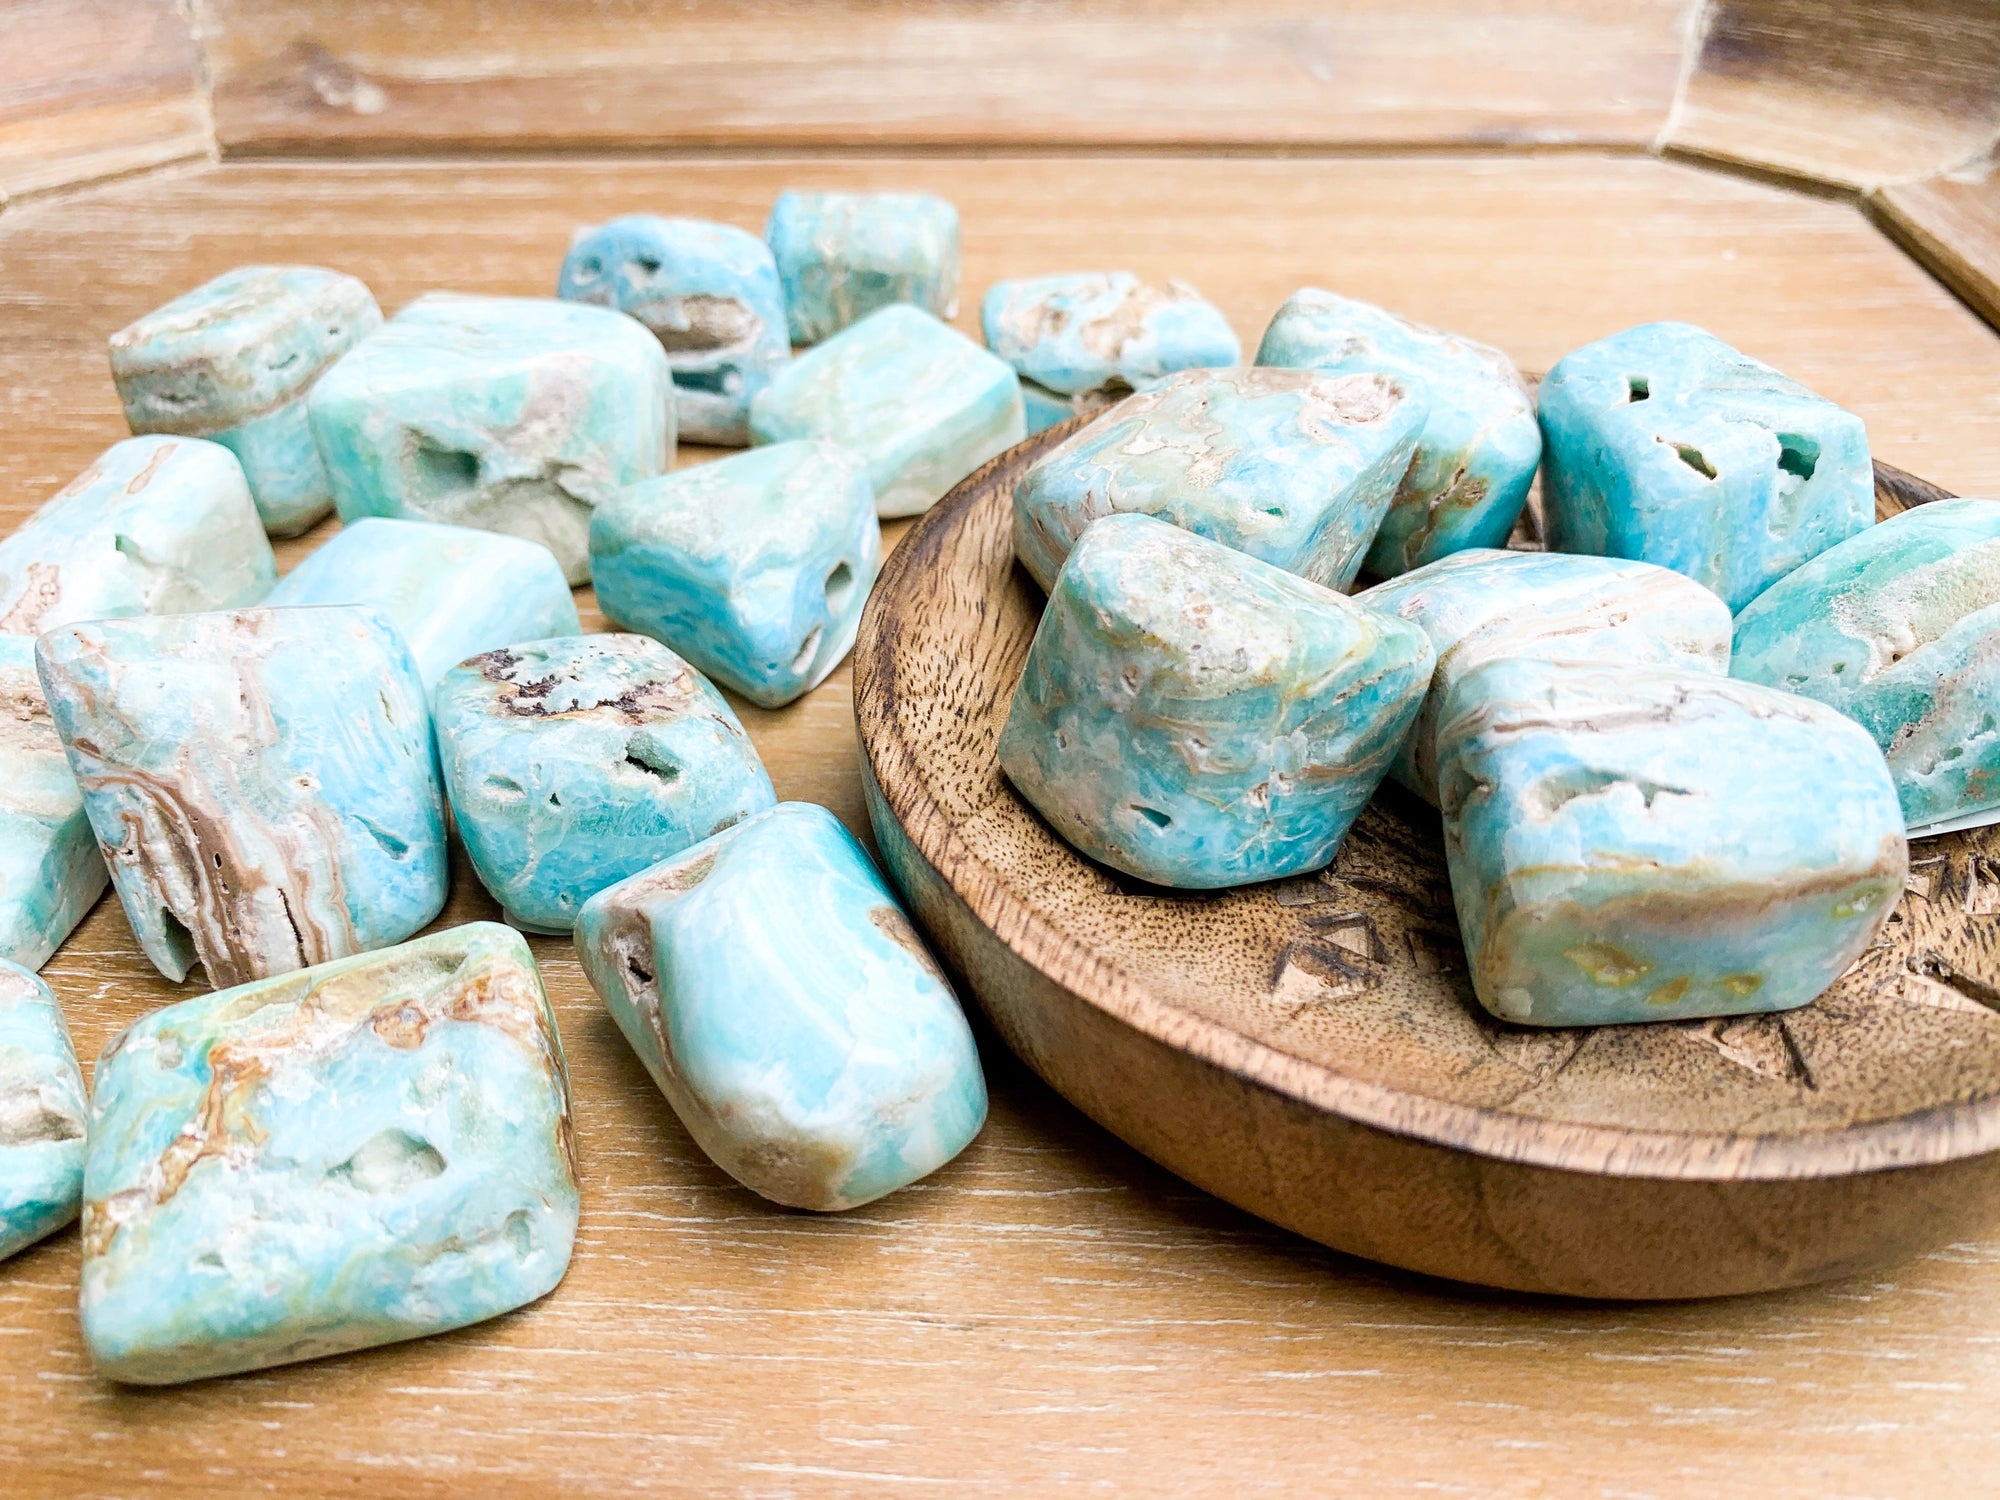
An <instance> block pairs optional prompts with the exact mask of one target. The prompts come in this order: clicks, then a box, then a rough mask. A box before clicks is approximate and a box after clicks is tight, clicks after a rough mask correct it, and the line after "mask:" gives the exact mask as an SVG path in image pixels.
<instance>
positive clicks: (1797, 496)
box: [1539, 323, 1875, 610]
mask: <svg viewBox="0 0 2000 1500" xmlns="http://www.w3.org/2000/svg"><path fill="white" fill-rule="evenodd" d="M1539 404H1540V413H1541V423H1542V439H1543V443H1544V455H1543V464H1542V489H1543V495H1544V500H1545V506H1546V510H1547V518H1548V539H1549V546H1550V547H1551V548H1552V549H1553V550H1555V551H1558V552H1586V553H1591V554H1594V555H1596V556H1599V557H1629V558H1634V559H1637V560H1639V561H1642V562H1650V563H1658V564H1659V565H1660V566H1661V567H1663V568H1672V569H1673V570H1674V571H1675V572H1676V573H1685V574H1686V575H1687V576H1688V577H1690V578H1692V579H1694V580H1695V582H1697V583H1700V584H1703V585H1705V586H1706V587H1708V588H1711V589H1713V590H1714V591H1715V592H1716V593H1718V594H1720V595H1721V596H1722V599H1723V602H1724V603H1726V604H1727V605H1728V606H1729V607H1730V608H1731V609H1732V610H1737V609H1741V608H1742V607H1743V606H1744V605H1746V604H1748V603H1749V602H1750V601H1751V600H1752V599H1754V598H1756V597H1757V595H1758V594H1760V593H1762V592H1763V591H1764V590H1765V589H1766V588H1769V587H1770V586H1771V585H1772V584H1773V583H1775V582H1777V580H1779V579H1780V578H1783V577H1784V576H1785V575H1786V574H1787V573H1789V572H1791V571H1792V569H1794V568H1796V567H1799V566H1800V565H1801V564H1803V563H1805V562H1807V561H1808V560H1810V559H1811V558H1814V557H1817V556H1818V555H1819V554H1820V553H1822V552H1824V551H1825V550H1826V549H1827V548H1829V547H1832V546H1835V545H1837V544H1839V543H1841V542H1844V541H1846V540H1847V539H1848V538H1849V537H1851V536H1853V535H1854V534H1855V533H1856V532H1859V531H1862V530H1864V529H1865V528H1866V527H1868V526H1869V525H1871V524H1872V523H1873V521H1874V519H1875V484H1874V470H1873V467H1872V466H1871V464H1870V463H1869V458H1868V434H1867V432H1866V430H1865V429H1864V428H1863V427H1862V425H1861V419H1860V418H1859V417H1857V416H1855V415H1854V413H1852V412H1850V411H1844V410H1842V409H1841V408H1840V407H1838V406H1835V405H1834V404H1833V403H1832V402H1831V401H1828V400H1827V399H1826V398H1824V397H1823V396H1817V395H1814V394H1813V393H1812V392H1811V391H1809V390H1807V389H1806V388H1805V387H1804V386H1802V385H1800V384H1799V383H1798V382H1797V381H1795V380H1790V379H1787V378H1786V377H1785V376H1783V375H1781V374H1779V373H1778V372H1777V371H1776V370H1774V369H1772V368H1771V367H1770V366H1769V365H1766V364H1762V363H1760V362H1758V361H1757V360H1754V359H1752V358H1750V357H1749V356H1748V355H1746V354H1742V353H1739V352H1738V351H1737V350H1735V349H1732V348H1730V347H1729V345H1727V344H1725V343H1723V342H1722V340H1721V339H1718V338H1716V337H1715V335H1713V334H1711V333H1707V332H1705V331H1703V330H1702V329H1699V328H1696V327H1694V326H1693V325H1691V324H1687V323H1648V324H1645V325H1643V326H1641V327H1638V328H1628V329H1626V330H1625V331H1624V332H1623V333H1616V334H1613V335H1612V336H1611V337H1609V338H1606V339H1600V340H1598V341H1597V342H1596V343H1594V344H1587V345H1585V346H1584V347H1583V348H1581V349H1578V350H1576V351H1574V352H1573V353H1570V354H1567V355H1565V356H1563V358H1562V359H1561V360H1559V361H1558V362H1557V364H1556V367H1555V368H1554V369H1553V370H1551V371H1550V372H1549V375H1548V378H1547V379H1546V380H1544V381H1543V382H1542V385H1541V390H1540V393H1539Z"/></svg>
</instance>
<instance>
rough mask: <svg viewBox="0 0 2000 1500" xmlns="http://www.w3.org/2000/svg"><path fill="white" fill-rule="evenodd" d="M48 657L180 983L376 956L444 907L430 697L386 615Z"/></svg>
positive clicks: (102, 637) (271, 615) (216, 627)
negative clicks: (201, 973)
mask: <svg viewBox="0 0 2000 1500" xmlns="http://www.w3.org/2000/svg"><path fill="white" fill-rule="evenodd" d="M35 655H36V666H37V668H38V670H39V672H40V674H41V679H42V688H43V691H44V692H46V693H47V695H48V702H49V711H50V713H51V715H52V716H53V718H54V719H55V725H56V729H57V732H58V733H60V734H61V735H62V740H63V747H64V749H65V750H66V751H67V752H68V755H69V763H70V769H71V770H72V771H74V772H75V773H76V780H77V785H78V786H79V787H80V788H81V790H82V792H83V806H84V811H85V812H86V813H87V814H89V817H90V826H91V828H92V830H93V831H94V832H95V833H96V835H97V843H98V847H99V848H100V849H101V850H102V851H103V853H104V859H105V862H106V863H107V864H108V865H109V866H110V867H111V881H112V884H113V886H114V887H115V888H116V889H117V891H118V898H119V900H120V901H121V902H122V903H123V904H124V907H125V916H126V918H127V919H128V920H129V921H130V922H131V924H132V932H133V935H134V936H135V937H137V938H138V940H139V946H140V947H141V948H143V949H144V950H145V953H146V957H148V958H149V959H151V960H152V961H153V964H154V966H155V967H157V968H158V969H159V971H160V972H161V973H162V974H164V975H166V976H167V978H169V979H171V980H173V981H174V982H175V983H179V982H180V981H181V980H183V979H185V978H186V977H187V974H188V970H189V969H190V968H192V967H193V966H194V964H196V963H197V962H199V963H200V964H201V965H202V967H203V968H204V969H205V970H206V971H207V977H208V982H209V984H210V985H211V986H212V987H214V988H217V989H220V988H222V987H224V986H226V985H233V984H243V983H246V982H248V981H249V980H252V979H262V978H265V977H267V976H269V975H272V974H283V973H287V972H289V971H290V970H293V969H302V968H306V967H309V966H310V965H313V964H319V963H325V962H327V961H328V960H331V959H336V958H344V957H346V956H347V955H349V954H352V953H359V952H363V951H365V950H367V949H371V948H381V947H384V946H386V945H388V944H390V943H396V942H401V941H402V940H403V939H404V938H406V937H408V936H409V935H410V934H411V933H413V932H416V931H417V930H418V929H420V928H422V927H423V926H424V925H425V924H426V923H428V922H429V921H430V920H431V918H433V917H435V916H436V915H437V914H438V912H439V910H440V909H441V908H442V907H443V906H444V897H445V879H446V862H445V831H444V799H443V794H442V793H441V791H440V790H439V787H438V778H437V752H436V750H435V748H434V747H433V745H432V741H431V716H430V701H429V699H430V695H429V694H428V693H427V692H426V691H425V689H424V684H423V681H422V679H421V678H420V677H419V676H418V675H417V668H416V663H415V662H414V661H412V660H411V658H410V653H409V650H408V648H407V647H405V646H404V645H403V642H402V640H401V638H400V637H399V636H398V635H397V634H396V631H395V627H394V626H393V625H391V624H390V623H389V621H388V620H387V619H386V618H385V617H384V616H382V615H380V614H378V613H377V612H376V611H374V610H372V609H359V608H352V607H341V608H310V609H307V608H299V609H245V610H235V611H230V612H225V613H220V614H200V615H160V616H153V617H149V618H146V619H135V620H98V621H94V622H91V623H87V624H79V625H65V626H63V627H62V628H61V629H59V630H55V631H51V632H50V633H49V634H47V635H45V636H43V637H42V638H41V640H40V641H39V642H38V643H37V645H36V651H35Z"/></svg>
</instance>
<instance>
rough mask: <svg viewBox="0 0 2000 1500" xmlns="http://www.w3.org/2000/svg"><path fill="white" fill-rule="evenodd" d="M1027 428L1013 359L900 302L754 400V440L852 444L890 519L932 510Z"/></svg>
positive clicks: (878, 507) (788, 371) (797, 364)
mask: <svg viewBox="0 0 2000 1500" xmlns="http://www.w3.org/2000/svg"><path fill="white" fill-rule="evenodd" d="M1025 435H1026V427H1025V425H1024V418H1023V415H1022V411H1021V383H1020V381H1019V380H1018V379H1017V378H1016V377H1015V374H1014V371H1013V368H1012V367H1011V366H1010V365H1008V364H1006V363H1005V362H1004V361H1002V360H998V359H995V358H994V357H993V356H992V355H990V354H988V353H987V352H986V351H985V350H984V349H982V348H980V347H979V346H978V345H977V344H975V343H973V342H972V340H971V339H969V338H967V337H965V335H964V334H962V333H958V332H955V331H954V330H952V329H950V328H947V327H945V325H944V324H942V323H940V322H939V321H938V320H937V319H936V318H934V317H932V316H931V315H930V314H929V313H926V312H920V311H919V310H918V309H916V308H914V307H904V306H900V305H898V306H895V307H885V308H883V309H882V310H881V311H880V312H878V313H875V314H873V315H872V316H870V317H866V318H863V319H862V320H861V321H860V322H859V323H856V324H855V325H854V326H853V327H852V328H849V329H847V330H846V331H845V332H843V333H841V334H840V335H839V336H838V337H835V338H831V339H828V340H827V341H826V342H825V343H824V344H822V345H820V346H819V347H818V348H817V349H812V350H809V351H807V352H806V353H805V354H802V355H800V356H799V357H798V358H797V359H795V360H793V361H792V362H791V364H790V365H789V366H787V367H786V368H785V369H784V370H782V371H780V372H779V373H778V374H777V376H776V377H774V378H773V379H772V381H771V383H770V384H769V385H768V386H766V387H765V388H764V389H763V391H761V392H760V393H759V394H758V396H757V399H756V400H754V401H752V402H751V403H750V436H751V438H752V440H753V441H755V442H759V443H782V442H787V441H790V440H793V439H797V438H826V439H829V440H830V441H832V442H836V443H839V444H840V445H841V446H842V447H843V448H847V449H849V450H850V451H852V452H853V453H854V454H855V456H856V457H858V458H859V459H860V460H861V461H862V462H863V463H864V464H866V465H867V467H868V483H869V485H870V487H871V488H872V489H873V490H874V492H875V513H876V514H877V515H879V516H885V517H886V516H914V515H918V514H920V513H922V512H923V511H927V510H929V509H930V508H931V507H932V506H933V505H935V504H936V503H937V502H938V501H939V500H940V499H941V498H943V496H944V493H945V492H946V491H947V490H949V489H950V488H951V487H952V486H953V485H955V484H957V483H958V482H959V480H961V479H963V478H965V476H966V475H968V474H970V473H971V472H972V471H973V470H974V469H976V468H978V467H979V466H980V465H981V464H983V463H985V462H986V460H987V459H989V458H992V457H993V456H994V455H996V454H999V453H1004V452H1006V451H1007V449H1009V448H1011V447H1013V446H1014V444H1016V443H1018V442H1020V441H1021V439H1022V437H1024V436H1025Z"/></svg>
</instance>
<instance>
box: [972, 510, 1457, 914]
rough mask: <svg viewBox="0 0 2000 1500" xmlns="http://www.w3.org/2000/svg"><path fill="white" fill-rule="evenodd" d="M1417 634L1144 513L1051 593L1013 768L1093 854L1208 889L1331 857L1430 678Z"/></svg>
mask: <svg viewBox="0 0 2000 1500" xmlns="http://www.w3.org/2000/svg"><path fill="white" fill-rule="evenodd" d="M1431 664H1432V657H1431V647H1430V642H1429V641H1427V640H1426V639H1425V638H1424V633H1423V632H1422V631H1421V630H1419V629H1417V627H1416V626H1414V625H1411V624H1409V623H1408V622H1406V621H1403V620H1400V619H1398V618H1396V616H1394V615H1392V614H1389V613H1387V612H1385V611H1380V610H1373V609H1367V608H1364V607H1362V606H1360V605H1357V604H1355V603H1353V602H1351V601H1350V600H1348V599H1347V598H1345V597H1344V596H1342V595H1340V594H1336V593H1334V592H1333V591H1332V590H1330V589H1324V588H1321V587H1320V586H1319V585H1318V584H1316V583H1311V582H1308V581H1307V580H1306V579H1303V578H1300V577H1299V576H1298V575H1296V574H1294V573H1288V572H1285V571H1284V570H1283V569H1280V568H1274V567H1272V566H1271V565H1270V564H1268V563H1262V562H1259V561H1257V559H1255V558H1253V557H1249V556H1246V555H1245V554H1244V553H1241V552H1237V551H1235V550H1233V549H1231V548H1228V547H1224V546H1221V545H1219V544H1218V543H1215V542H1211V541H1209V540H1207V539H1206V538H1204V537H1199V536H1196V535H1194V534H1193V533H1191V532H1186V531H1182V530H1180V529H1179V528H1178V527H1174V526H1170V525H1168V524H1167V523H1166V522H1164V521H1157V520H1154V519H1153V518H1152V517H1150V516H1143V515H1118V516H1109V517H1107V518H1105V519H1104V520H1102V521H1099V522H1098V523H1097V524H1096V525H1094V526H1092V527H1091V528H1090V530H1088V531H1087V532H1085V533H1084V535H1083V540H1082V541H1080V542H1079V543H1077V546H1076V548H1075V550H1074V551H1072V552H1071V553H1070V555H1069V561H1068V562H1067V563H1065V564H1064V565H1063V570H1062V572H1061V574H1060V575H1059V576H1058V577H1057V578H1056V581H1055V587H1054V588H1053V589H1052V590H1051V591H1050V593H1049V602H1048V608H1047V609H1046V610H1044V611H1043V614H1042V620H1041V624H1040V626H1039V627H1038V628H1037V629H1036V631H1035V639H1034V642H1033V644H1032V645H1030V647H1029V648H1028V661H1027V666H1026V668H1025V669H1024V670H1023V672H1022V674H1021V682H1020V686H1019V687H1018V688H1017V689H1016V691H1015V693H1014V701H1013V705H1012V707H1011V709H1010V710H1009V712H1008V715H1007V723H1006V726H1005V728H1004V729H1003V730H1002V731H1001V734H1000V766H1001V769H1002V770H1004V771H1005V772H1006V773H1007V778H1008V779H1009V780H1010V781H1012V782H1013V784H1014V786H1015V788H1016V789H1017V790H1018V791H1019V792H1020V793H1021V795H1022V796H1023V797H1025V798H1026V799H1027V800H1028V801H1029V802H1030V803H1032V804H1033V805H1034V807H1035V808H1036V810H1037V811H1039V812H1040V813H1041V814H1042V816H1043V817H1045V818H1047V819H1048V820H1049V823H1050V824H1051V825H1052V826H1053V827H1054V828H1055V830H1056V832H1057V833H1059V834H1061V835H1062V836H1063V837H1064V838H1065V839H1067V840H1069V842H1070V843H1071V844H1072V845H1074V846H1075V847H1076V848H1077V849H1079V850H1081V851H1082V852H1083V853H1085V854H1087V855H1089V856H1090V857H1091V858H1092V859H1095V860H1099V861H1101V862H1102V863H1104V864H1107V865H1110V866H1111V867H1112V868H1113V869H1117V870H1122V871H1124V872H1125V873H1126V874H1128V875H1134V876H1137V877H1138V878H1139V879H1141V880H1149V881H1152V882H1153V883H1155V884H1157V885H1167V886H1183V887H1188V888H1195V889H1206V888H1214V887H1218V886H1229V885H1242V884H1245V883H1247V882H1249V881H1254V880H1276V879H1278V878H1279V877H1281V876H1286V875H1298V874H1303V873H1305V872H1306V871H1308V870H1316V869H1319V868H1320V867H1321V866H1323V865H1326V864H1328V863H1329V862H1331V861H1332V859H1333V857H1334V855H1335V854H1336V853H1337V852H1338V851H1339V848H1340V842H1341V840H1342V839H1343V838H1345V837H1346V836H1347V830H1348V828H1349V826H1350V825H1352V823H1353V822H1354V819H1355V818H1356V817H1357V816H1358V815H1359V814H1360V812H1361V809H1362V807H1363V805H1365V804H1366V803H1367V801H1368V799H1369V797H1370V796H1372V795H1373V794H1374V791H1375V788H1376V787H1377V786H1378V785H1380V783H1381V781H1382V778H1383V777H1384V776H1385V775H1387V774H1388V770H1389V763H1390V761H1391V760H1392V759H1393V758H1394V757H1395V754H1396V749H1397V746H1398V745H1400V744H1401V743H1402V739H1403V735H1404V733H1405V732H1406V731H1407V730H1408V729H1409V726H1410V721H1411V719H1412V718H1414V717H1415V715H1416V712H1417V705H1418V704H1419V703H1421V702H1422V701H1423V696H1424V688H1425V685H1426V684H1428V683H1429V681H1430V676H1431Z"/></svg>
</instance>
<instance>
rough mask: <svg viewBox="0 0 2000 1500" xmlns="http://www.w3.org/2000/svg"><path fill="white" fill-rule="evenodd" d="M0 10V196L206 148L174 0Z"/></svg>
mask: <svg viewBox="0 0 2000 1500" xmlns="http://www.w3.org/2000/svg"><path fill="white" fill-rule="evenodd" d="M5 12H6V13H5V15H4V17H0V200H4V199H7V198H10V197H19V196H20V195H22V194H26V193H34V192H41V191H45V190H47V189H50V188H58V187H67V186H69V185H71V184H74V183H80V182H93V181H96V180H97V179H99V178H104V177H115V176H118V175H120V174H122V173H126V172H133V171H138V170H141V169H143V168H146V167H155V166H160V165H162V164H164V163H167V162H172V161H181V160H185V159H187V158H189V157H198V156H204V155H208V154H209V153H211V152H212V151H213V150H214V148H215V136H214V131H213V129H212V128H211V126H210V123H209V117H208V97H207V94H206V92H205V91H204V90H203V88H202V85H201V57H200V54H199V52H198V51H197V50H196V48H195V44H194V39H193V37H192V36H191V35H190V34H189V31H188V23H187V17H186V16H185V15H184V14H183V12H182V9H181V7H180V6H179V5H177V4H175V3H174V0H26V3H15V4H11V5H8V6H6V7H5Z"/></svg>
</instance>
